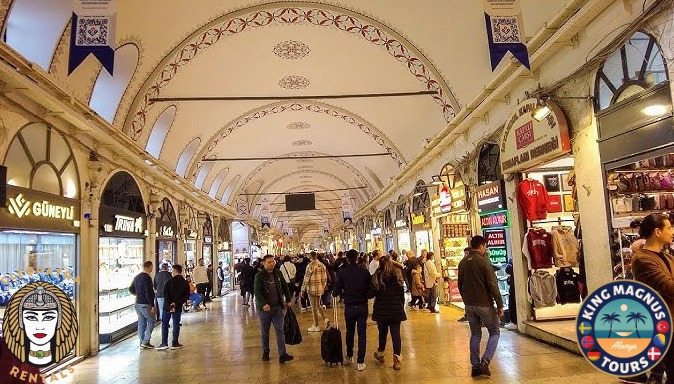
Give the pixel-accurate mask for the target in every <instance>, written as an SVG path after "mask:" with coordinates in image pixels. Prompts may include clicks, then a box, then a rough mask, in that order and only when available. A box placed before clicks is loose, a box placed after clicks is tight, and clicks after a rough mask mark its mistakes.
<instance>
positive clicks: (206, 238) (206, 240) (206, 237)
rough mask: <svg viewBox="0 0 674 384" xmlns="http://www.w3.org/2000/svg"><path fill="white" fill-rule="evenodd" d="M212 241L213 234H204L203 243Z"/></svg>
mask: <svg viewBox="0 0 674 384" xmlns="http://www.w3.org/2000/svg"><path fill="white" fill-rule="evenodd" d="M211 243H213V236H204V244H211Z"/></svg>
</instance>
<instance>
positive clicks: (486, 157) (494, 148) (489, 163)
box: [477, 143, 501, 185]
mask: <svg viewBox="0 0 674 384" xmlns="http://www.w3.org/2000/svg"><path fill="white" fill-rule="evenodd" d="M499 154H500V151H499V146H498V144H493V143H485V144H483V145H482V149H480V156H479V157H478V159H477V182H478V184H479V185H482V184H486V183H488V182H491V181H496V180H499V179H500V178H501V166H500V165H499V159H500V155H499Z"/></svg>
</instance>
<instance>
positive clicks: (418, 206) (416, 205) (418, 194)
mask: <svg viewBox="0 0 674 384" xmlns="http://www.w3.org/2000/svg"><path fill="white" fill-rule="evenodd" d="M430 210H431V199H430V197H429V196H428V186H427V185H426V183H424V181H423V180H419V181H417V185H416V187H415V188H414V193H413V194H412V213H411V214H410V221H411V222H412V232H413V233H414V246H415V250H416V252H415V255H416V256H420V255H421V252H422V251H424V250H425V251H429V252H433V251H434V249H435V248H434V247H433V231H432V228H431V215H430Z"/></svg>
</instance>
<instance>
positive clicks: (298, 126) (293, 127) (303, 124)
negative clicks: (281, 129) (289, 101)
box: [288, 121, 311, 131]
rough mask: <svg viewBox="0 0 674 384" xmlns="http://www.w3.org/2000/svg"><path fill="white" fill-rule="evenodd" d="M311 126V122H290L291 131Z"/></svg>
mask: <svg viewBox="0 0 674 384" xmlns="http://www.w3.org/2000/svg"><path fill="white" fill-rule="evenodd" d="M309 128H311V124H309V123H306V122H304V121H296V122H294V123H290V124H288V129H290V130H291V131H293V130H301V129H309Z"/></svg>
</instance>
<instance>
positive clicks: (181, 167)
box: [176, 138, 201, 177]
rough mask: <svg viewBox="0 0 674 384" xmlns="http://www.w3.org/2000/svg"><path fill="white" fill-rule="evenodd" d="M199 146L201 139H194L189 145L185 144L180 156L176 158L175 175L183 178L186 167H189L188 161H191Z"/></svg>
mask: <svg viewBox="0 0 674 384" xmlns="http://www.w3.org/2000/svg"><path fill="white" fill-rule="evenodd" d="M199 144H201V139H199V138H196V139H194V140H192V141H191V142H190V143H189V144H187V146H186V147H185V149H184V150H183V152H182V153H181V154H180V157H179V158H178V164H176V173H177V174H178V175H179V176H181V177H185V172H187V166H188V165H190V160H192V157H194V154H195V153H197V150H198V149H199Z"/></svg>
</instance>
